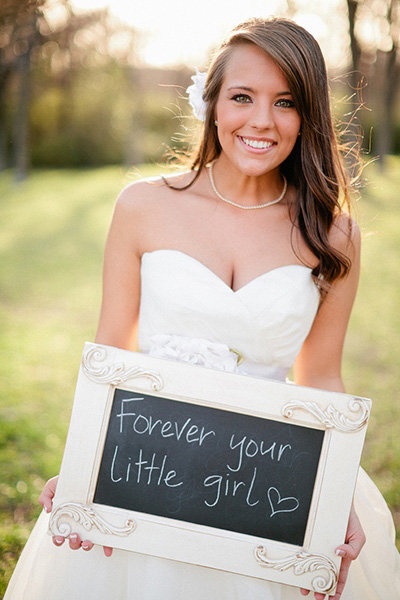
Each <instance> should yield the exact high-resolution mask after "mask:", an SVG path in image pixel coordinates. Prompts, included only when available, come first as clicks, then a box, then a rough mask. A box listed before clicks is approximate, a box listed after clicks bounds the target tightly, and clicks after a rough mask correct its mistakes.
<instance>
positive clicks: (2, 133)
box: [0, 77, 7, 172]
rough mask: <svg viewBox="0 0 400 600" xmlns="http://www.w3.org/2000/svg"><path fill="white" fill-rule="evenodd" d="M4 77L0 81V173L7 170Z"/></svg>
mask: <svg viewBox="0 0 400 600" xmlns="http://www.w3.org/2000/svg"><path fill="white" fill-rule="evenodd" d="M5 99H6V77H2V78H1V81H0V172H1V171H4V170H5V169H6V168H7V127H6V102H5Z"/></svg>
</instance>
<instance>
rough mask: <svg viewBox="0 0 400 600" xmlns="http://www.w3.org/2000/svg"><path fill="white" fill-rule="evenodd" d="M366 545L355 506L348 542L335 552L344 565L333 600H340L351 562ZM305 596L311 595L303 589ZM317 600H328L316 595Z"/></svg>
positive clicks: (323, 595) (350, 519) (351, 514)
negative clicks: (340, 557)
mask: <svg viewBox="0 0 400 600" xmlns="http://www.w3.org/2000/svg"><path fill="white" fill-rule="evenodd" d="M364 544H365V534H364V531H363V528H362V527H361V523H360V521H359V518H358V517H357V514H356V511H355V510H354V506H352V507H351V511H350V517H349V524H348V526H347V533H346V542H345V543H344V544H342V546H338V547H337V548H336V550H335V553H336V554H337V555H338V556H342V557H343V558H342V564H341V565H340V572H339V579H338V584H337V588H336V593H335V595H334V596H329V598H332V600H340V597H341V595H342V593H343V590H344V585H345V583H346V579H347V575H348V573H349V568H350V565H351V561H352V560H355V559H356V558H357V557H358V555H359V554H360V552H361V549H362V547H363V546H364ZM300 591H301V593H302V594H303V596H308V594H309V593H310V592H309V590H305V589H301V590H300ZM314 598H315V600H324V599H325V598H326V596H325V594H319V593H316V594H314Z"/></svg>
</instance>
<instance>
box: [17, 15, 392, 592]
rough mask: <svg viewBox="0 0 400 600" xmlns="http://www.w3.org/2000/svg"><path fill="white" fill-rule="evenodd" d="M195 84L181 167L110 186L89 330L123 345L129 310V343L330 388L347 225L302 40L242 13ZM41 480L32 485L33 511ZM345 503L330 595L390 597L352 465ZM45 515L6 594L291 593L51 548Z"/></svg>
mask: <svg viewBox="0 0 400 600" xmlns="http://www.w3.org/2000/svg"><path fill="white" fill-rule="evenodd" d="M200 79H201V77H200ZM202 95H203V99H204V101H205V104H204V105H202V106H200V107H198V106H197V107H196V108H197V112H198V114H199V111H200V113H201V114H202V116H204V118H205V126H204V132H203V137H202V141H201V145H200V148H199V151H198V153H197V156H196V157H195V160H194V163H193V166H192V170H191V171H190V172H188V173H185V174H183V175H178V176H175V177H171V178H168V180H165V179H159V180H153V181H141V182H138V183H134V184H132V185H130V186H128V187H127V188H125V189H124V190H123V192H122V193H121V195H120V196H119V199H118V202H117V205H116V209H115V214H114V218H113V222H112V225H111V229H110V233H109V237H108V241H107V246H106V253H105V264H104V294H103V303H102V309H101V316H100V324H99V328H98V332H97V337H96V341H98V342H100V343H104V344H108V345H113V346H117V347H119V348H126V349H135V347H136V343H135V332H136V325H137V323H138V327H139V348H140V350H141V351H143V352H150V353H151V354H153V355H156V356H163V355H164V354H163V353H164V352H166V351H167V350H166V348H165V344H167V345H168V344H169V343H173V344H174V347H175V349H177V352H178V356H179V348H181V349H182V352H183V349H184V348H185V344H187V343H188V340H189V341H190V340H193V338H202V339H207V340H208V341H209V345H210V344H211V347H212V344H213V343H223V344H226V348H227V351H229V350H228V349H229V348H232V349H235V350H236V351H238V352H239V353H241V354H242V355H243V357H244V363H242V365H241V366H240V367H238V368H237V370H239V371H240V370H241V369H242V370H243V371H244V372H246V373H248V374H254V375H257V376H264V377H272V378H277V379H284V378H285V376H286V373H287V370H288V369H289V368H290V366H291V364H292V363H293V362H294V363H295V365H294V373H295V381H296V383H297V384H300V385H307V386H313V387H318V388H323V389H328V390H334V391H343V390H344V388H343V383H342V380H341V377H340V364H341V356H342V348H343V342H344V337H345V332H346V328H347V323H348V319H349V315H350V311H351V307H352V304H353V300H354V296H355V293H356V288H357V281H358V274H359V255H360V235H359V230H358V228H357V226H356V225H355V224H354V223H353V222H352V221H351V220H350V218H349V217H348V216H347V214H345V213H344V212H342V210H341V201H343V200H344V201H347V200H348V196H349V192H348V184H347V180H346V176H345V174H344V170H343V168H342V163H341V160H340V156H339V152H338V148H337V144H336V140H335V136H334V131H333V126H332V120H331V116H330V109H329V98H328V85H327V77H326V70H325V65H324V61H323V58H322V55H321V52H320V49H319V47H318V44H317V43H316V41H315V40H314V38H312V36H311V35H310V34H308V33H307V32H306V31H305V30H304V29H302V28H301V27H299V26H297V25H296V24H294V23H292V22H290V21H287V20H284V19H272V20H263V19H253V20H251V21H248V22H246V23H244V24H242V25H239V26H238V27H237V28H235V29H234V30H233V32H232V34H231V36H230V37H229V38H228V40H227V41H226V42H225V43H224V44H223V45H222V46H221V48H220V49H219V51H218V52H217V54H216V56H215V58H214V60H213V62H212V64H211V66H210V69H209V72H208V76H207V80H206V82H205V89H204V93H203V94H202ZM158 334H165V335H163V336H161V338H160V336H159V335H158ZM160 339H161V340H162V343H160ZM201 352H202V351H201V350H199V354H201ZM54 486H55V480H51V481H50V482H49V483H48V484H47V486H46V488H45V490H44V492H43V494H42V496H41V502H42V504H43V505H44V506H45V507H46V508H47V509H48V510H50V509H51V498H52V496H53V493H54ZM355 509H356V511H358V512H359V513H360V517H361V519H362V522H363V527H364V529H365V530H366V533H367V543H366V546H365V548H364V549H363V551H362V552H361V554H360V557H359V558H358V560H356V561H355V562H354V564H353V565H352V567H351V569H350V574H349V576H348V577H347V575H348V570H349V566H350V562H351V561H352V559H355V558H356V557H357V556H358V554H359V553H360V550H361V548H362V546H363V544H364V533H363V529H362V527H361V526H360V523H359V521H358V518H357V515H356V512H355V510H354V509H353V510H352V513H351V516H350V522H349V528H348V534H347V539H346V543H345V544H343V545H341V546H339V547H338V548H337V549H336V551H337V553H338V554H339V555H341V556H343V557H344V558H343V561H342V569H341V574H340V583H339V586H338V591H337V593H336V594H335V596H334V597H335V600H338V599H339V598H340V597H341V598H342V599H347V600H361V598H362V599H363V600H377V599H382V600H383V599H385V600H394V599H395V598H398V596H399V593H400V583H399V577H400V574H399V571H400V560H399V555H398V553H397V551H396V549H395V547H394V545H393V541H392V535H393V523H392V521H391V517H390V513H389V511H388V509H387V507H386V504H385V503H384V501H383V499H382V497H381V496H380V494H379V492H378V491H377V490H376V488H375V487H374V485H373V484H372V482H371V481H370V480H369V479H368V478H367V476H366V475H365V474H364V473H363V472H361V474H360V478H359V482H358V485H357V492H356V495H355ZM46 526H47V524H46V516H45V515H42V517H41V518H40V520H39V523H38V525H37V526H36V528H35V530H34V532H33V534H32V536H31V538H30V540H29V542H28V544H27V547H26V548H25V551H24V554H23V556H22V558H21V560H20V563H19V565H18V567H17V569H16V572H15V574H14V577H13V580H12V583H11V585H10V587H9V590H8V594H6V599H7V600H10V599H16V598H18V599H22V598H29V599H30V600H36V599H38V598H51V600H54V599H64V598H109V597H112V598H120V599H124V598H131V597H132V598H140V599H141V600H149V599H154V598H157V597H159V596H160V595H161V594H162V596H163V598H167V599H170V598H171V599H172V598H186V597H190V598H191V599H197V598H209V599H214V598H215V599H217V598H218V600H220V599H221V600H224V599H228V598H229V599H230V600H231V599H232V598H240V599H241V600H245V599H247V598H248V599H250V598H251V599H252V600H258V599H260V600H261V599H263V600H272V599H273V600H275V599H280V600H291V599H295V598H298V597H299V590H297V589H295V588H292V587H288V586H283V585H279V584H274V583H268V582H265V581H260V580H256V579H251V578H246V577H242V576H238V575H234V574H229V573H223V572H219V571H214V570H211V569H205V568H200V567H195V566H193V565H186V564H181V563H175V562H172V561H168V560H163V559H158V558H154V557H149V556H143V555H138V554H135V553H129V552H124V551H117V550H116V551H114V553H113V557H112V558H111V559H110V560H109V561H106V560H105V559H104V557H103V556H102V555H101V550H100V549H99V548H98V547H95V548H94V549H93V550H91V549H92V546H93V544H91V542H90V541H88V540H83V541H81V540H80V539H79V537H78V536H76V535H75V536H72V535H71V536H70V539H69V546H70V548H72V549H78V548H81V547H82V548H83V549H85V550H91V552H88V553H87V554H84V553H81V552H79V553H78V552H70V550H69V548H68V547H67V544H65V545H64V547H63V548H60V549H57V548H56V546H57V545H58V546H61V545H62V543H63V541H64V539H63V538H55V539H54V544H55V545H54V546H51V544H50V543H49V541H48V539H45V536H44V533H43V532H44V531H45V530H46ZM105 553H106V554H107V555H110V553H111V549H107V548H106V549H105ZM346 578H347V583H346V587H345V589H344V591H343V587H344V583H345V580H346ZM302 593H303V594H305V595H306V594H307V593H308V592H307V591H306V590H302ZM314 596H315V598H317V599H318V600H320V599H321V598H323V595H321V594H314Z"/></svg>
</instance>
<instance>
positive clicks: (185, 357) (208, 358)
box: [148, 334, 238, 373]
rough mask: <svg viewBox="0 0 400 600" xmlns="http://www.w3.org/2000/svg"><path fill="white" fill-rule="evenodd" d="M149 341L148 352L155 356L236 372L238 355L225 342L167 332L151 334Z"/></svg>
mask: <svg viewBox="0 0 400 600" xmlns="http://www.w3.org/2000/svg"><path fill="white" fill-rule="evenodd" d="M149 342H150V348H149V352H148V353H149V355H150V356H153V357H155V358H168V359H170V360H177V361H183V362H187V363H190V364H191V365H199V366H201V367H207V368H209V369H218V370H220V371H228V372H229V373H235V372H236V367H237V359H238V355H237V353H235V352H233V351H232V350H230V349H229V348H228V346H227V345H226V344H220V343H219V342H211V341H209V340H206V339H203V338H191V337H185V336H181V335H169V334H156V335H152V336H151V337H150V340H149Z"/></svg>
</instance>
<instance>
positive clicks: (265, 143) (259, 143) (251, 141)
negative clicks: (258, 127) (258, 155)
mask: <svg viewBox="0 0 400 600" xmlns="http://www.w3.org/2000/svg"><path fill="white" fill-rule="evenodd" d="M238 137H239V139H240V141H241V142H243V144H245V145H246V146H248V147H249V148H252V149H254V150H267V148H271V146H273V145H274V144H275V143H276V142H274V141H272V140H265V139H255V138H248V137H244V136H241V135H239V136H238Z"/></svg>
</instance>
